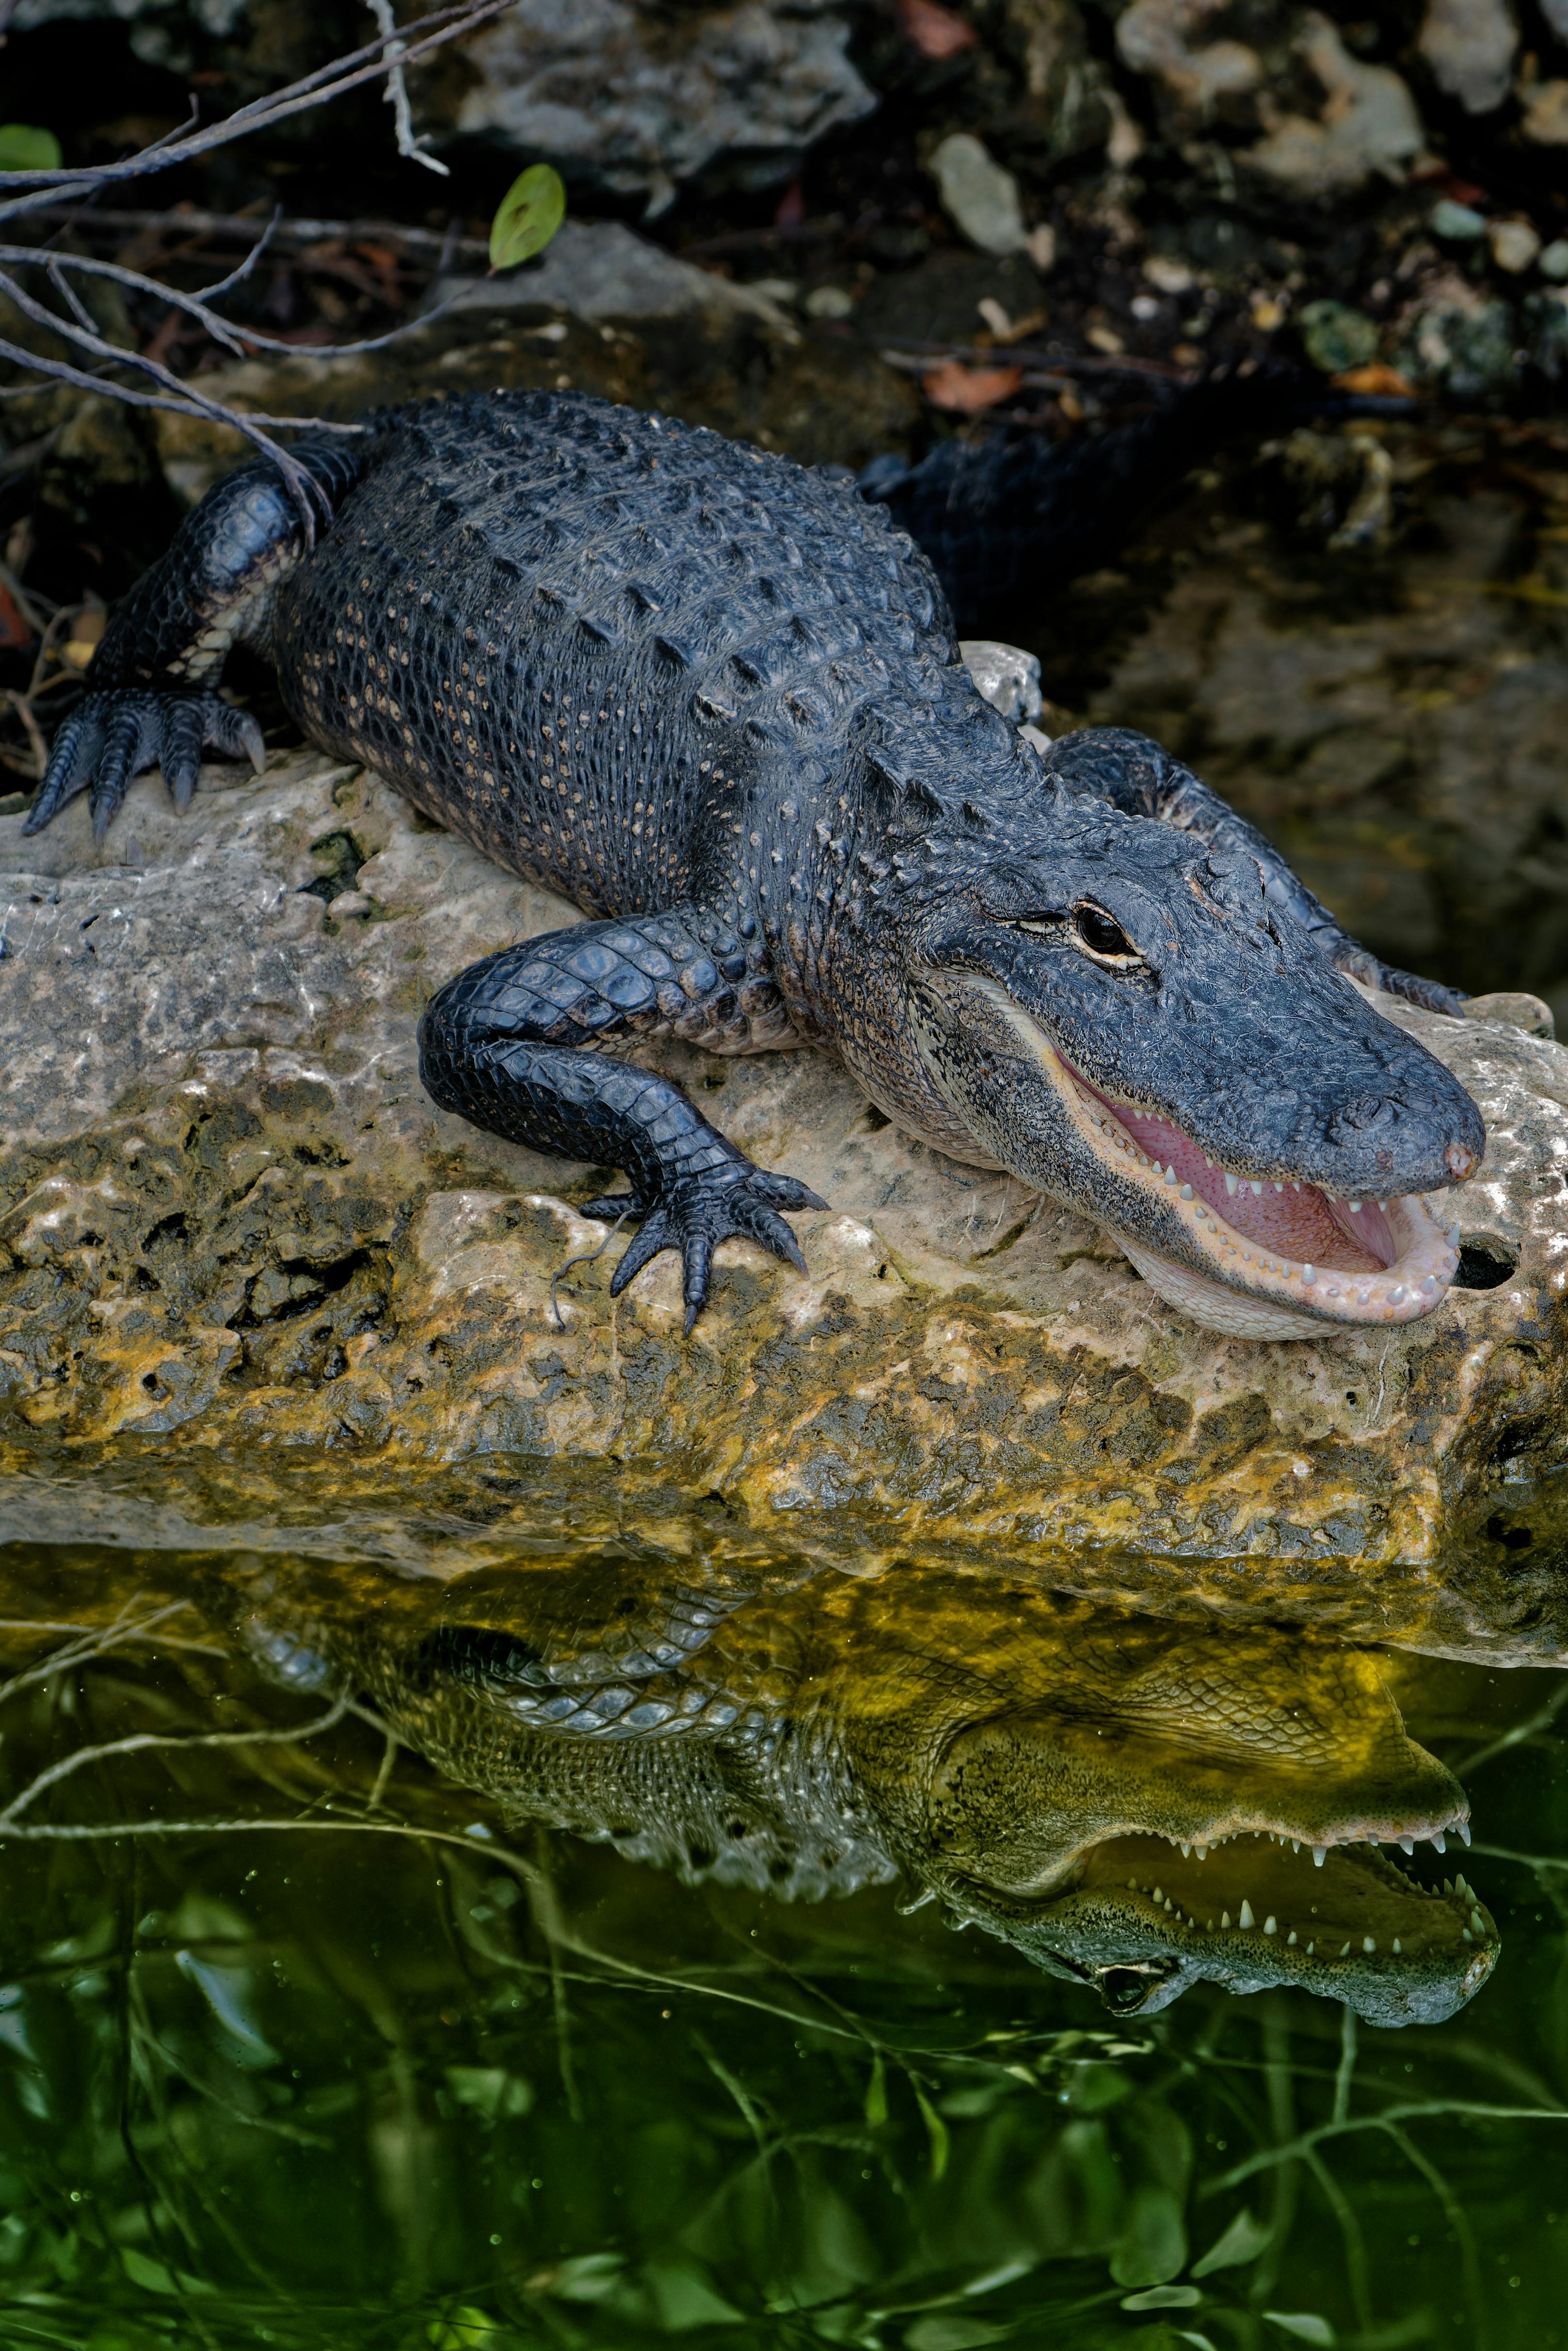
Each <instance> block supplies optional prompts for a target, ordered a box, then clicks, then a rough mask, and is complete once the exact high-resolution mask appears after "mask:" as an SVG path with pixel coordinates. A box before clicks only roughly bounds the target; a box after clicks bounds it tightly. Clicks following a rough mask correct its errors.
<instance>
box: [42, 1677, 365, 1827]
mask: <svg viewBox="0 0 1568 2351" xmlns="http://www.w3.org/2000/svg"><path fill="white" fill-rule="evenodd" d="M348 1710H349V1701H348V1698H347V1697H346V1696H345V1697H342V1698H339V1699H338V1700H337V1701H336V1703H335V1704H334V1705H333V1706H332V1707H331V1708H329V1711H328V1712H327V1713H326V1714H322V1715H318V1717H317V1718H316V1720H315V1721H314V1722H305V1723H301V1724H299V1725H298V1728H297V1729H293V1730H207V1731H196V1732H185V1731H178V1730H167V1731H165V1730H140V1731H137V1732H135V1733H134V1734H133V1735H132V1736H131V1737H130V1738H127V1739H114V1740H108V1741H107V1742H105V1743H104V1744H103V1745H101V1746H98V1747H78V1749H77V1750H76V1752H75V1753H74V1754H72V1755H67V1756H65V1757H63V1758H62V1759H61V1761H59V1762H58V1763H52V1764H51V1765H50V1766H49V1768H48V1770H47V1771H40V1772H39V1773H38V1775H37V1779H35V1780H30V1781H29V1782H28V1783H27V1785H26V1787H25V1788H24V1789H23V1790H22V1792H21V1794H20V1795H18V1796H14V1797H13V1798H12V1800H11V1802H9V1803H8V1804H7V1805H6V1807H5V1811H4V1812H0V1828H5V1827H8V1826H9V1825H10V1823H12V1822H13V1821H14V1820H16V1817H17V1815H18V1813H24V1812H26V1809H27V1807H28V1806H29V1805H30V1804H33V1803H35V1802H37V1799H38V1798H39V1797H40V1796H41V1795H42V1794H43V1792H44V1791H45V1789H46V1788H52V1787H54V1786H55V1785H56V1783H57V1782H59V1781H61V1780H68V1779H69V1778H70V1776H71V1773H72V1772H73V1771H80V1770H81V1768H82V1766H83V1764H84V1763H98V1762H101V1761H102V1760H103V1758H104V1757H105V1756H106V1755H137V1754H140V1753H141V1750H143V1749H144V1748H148V1747H179V1748H187V1747H270V1746H292V1745H293V1744H294V1742H295V1741H296V1740H301V1739H314V1738H315V1736H316V1734H317V1732H318V1731H321V1730H330V1729H332V1726H333V1725H334V1723H339V1722H341V1720H342V1719H343V1717H344V1715H345V1714H346V1713H347V1712H348Z"/></svg>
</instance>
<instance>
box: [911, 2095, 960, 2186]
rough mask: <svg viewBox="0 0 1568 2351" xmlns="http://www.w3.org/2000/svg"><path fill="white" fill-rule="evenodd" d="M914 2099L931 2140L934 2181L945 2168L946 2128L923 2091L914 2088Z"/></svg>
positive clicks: (948, 2143)
mask: <svg viewBox="0 0 1568 2351" xmlns="http://www.w3.org/2000/svg"><path fill="white" fill-rule="evenodd" d="M915 2104H916V2105H918V2106H919V2108H920V2115H921V2119H922V2121H923V2122H924V2123H925V2128H926V2131H927V2133H928V2135H929V2137H930V2140H931V2177H932V2179H934V2180H936V2179H941V2177H942V2175H943V2173H944V2172H945V2171H946V2168H947V2150H948V2147H949V2146H950V2145H951V2141H950V2140H949V2138H948V2136H947V2126H946V2123H945V2122H944V2121H943V2119H942V2117H941V2116H940V2115H939V2114H938V2113H937V2111H936V2107H935V2106H934V2105H932V2103H931V2101H930V2099H929V2098H928V2097H927V2096H926V2095H925V2091H924V2090H922V2089H920V2088H919V2087H918V2086H915Z"/></svg>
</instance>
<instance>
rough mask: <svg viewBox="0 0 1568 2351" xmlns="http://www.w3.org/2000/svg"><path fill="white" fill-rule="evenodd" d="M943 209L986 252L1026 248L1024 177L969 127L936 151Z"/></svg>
mask: <svg viewBox="0 0 1568 2351" xmlns="http://www.w3.org/2000/svg"><path fill="white" fill-rule="evenodd" d="M931 170H932V173H933V176H934V177H935V179H936V186H937V191H938V193H939V194H940V195H941V198H942V209H943V210H944V212H946V214H948V215H949V217H950V218H951V219H952V220H953V221H954V222H956V225H957V226H958V227H959V228H960V229H961V230H962V231H963V233H964V235H966V236H967V238H968V240H969V242H970V244H971V245H977V246H979V248H980V251H981V252H982V253H1021V252H1022V251H1023V250H1024V248H1025V246H1027V245H1028V243H1029V230H1028V228H1027V227H1026V226H1025V225H1024V216H1023V207H1022V204H1021V203H1020V201H1019V185H1018V182H1017V181H1016V180H1015V179H1014V178H1013V175H1012V173H1011V172H1004V171H1003V169H1002V167H1001V165H1000V164H999V163H998V162H997V161H996V158H995V157H994V156H993V155H992V154H991V153H990V152H989V150H988V148H987V147H985V146H984V145H983V144H982V143H981V141H979V140H978V139H976V138H974V137H972V136H971V135H970V133H969V132H968V131H954V132H953V133H952V134H951V136H950V137H948V138H946V139H944V140H943V141H942V142H941V144H940V146H938V147H937V148H936V150H935V152H933V154H932V157H931Z"/></svg>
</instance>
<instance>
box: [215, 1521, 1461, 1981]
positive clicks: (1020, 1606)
mask: <svg viewBox="0 0 1568 2351" xmlns="http://www.w3.org/2000/svg"><path fill="white" fill-rule="evenodd" d="M444 1600H445V1605H446V1606H447V1607H448V1608H450V1609H451V1610H452V1611H453V1613H451V1614H445V1615H444V1618H443V1621H442V1622H441V1624H440V1625H439V1626H438V1627H437V1628H436V1629H435V1630H434V1631H432V1630H431V1629H430V1628H429V1616H428V1602H427V1601H426V1602H424V1603H423V1604H422V1603H421V1602H420V1601H419V1600H417V1599H413V1598H408V1599H404V1600H402V1601H401V1602H398V1603H396V1604H393V1605H392V1609H391V1611H390V1616H389V1613H388V1612H386V1611H381V1610H378V1611H377V1612H375V1614H376V1626H375V1629H374V1630H373V1631H366V1630H365V1629H364V1623H363V1613H362V1612H361V1610H359V1609H358V1608H357V1607H353V1608H340V1606H335V1605H333V1604H331V1602H330V1600H327V1601H326V1602H322V1601H321V1600H317V1601H315V1602H313V1603H312V1604H309V1613H308V1615H307V1616H304V1617H301V1616H300V1615H299V1614H298V1612H297V1610H296V1609H295V1608H294V1607H293V1606H292V1605H290V1604H289V1603H288V1602H287V1599H286V1597H285V1595H284V1594H283V1593H281V1592H279V1591H277V1590H275V1591H274V1592H273V1593H271V1594H270V1596H269V1598H268V1600H267V1604H266V1605H265V1607H264V1610H263V1612H262V1613H261V1614H259V1615H258V1616H257V1617H256V1618H255V1619H253V1620H251V1623H250V1625H249V1628H248V1633H247V1639H248V1642H249V1645H250V1646H251V1647H252V1649H253V1651H255V1652H256V1654H258V1655H259V1656H263V1657H264V1658H267V1657H270V1658H271V1659H272V1660H273V1662H274V1664H275V1665H277V1666H279V1667H286V1669H287V1670H289V1671H291V1672H293V1673H295V1674H296V1675H298V1673H299V1671H300V1659H301V1657H302V1656H303V1657H304V1658H305V1659H306V1670H307V1671H308V1672H311V1673H319V1675H320V1676H321V1677H341V1676H342V1675H344V1674H345V1673H346V1674H348V1675H350V1676H351V1677H353V1678H354V1679H355V1680H356V1681H357V1682H358V1683H360V1684H361V1686H362V1687H367V1688H368V1689H369V1690H370V1691H371V1693H372V1694H373V1696H374V1698H375V1700H376V1702H377V1703H378V1705H379V1706H380V1707H381V1708H382V1709H383V1710H384V1711H385V1713H386V1714H387V1715H388V1717H389V1718H390V1719H391V1720H392V1722H393V1723H394V1724H395V1725H396V1727H397V1728H398V1729H399V1730H400V1732H401V1733H402V1735H403V1736H404V1737H406V1738H407V1739H408V1740H409V1741H410V1742H411V1743H412V1744H413V1745H414V1746H416V1747H417V1748H419V1749H420V1750H423V1752H424V1753H425V1754H427V1755H428V1756H429V1757H430V1758H431V1759H432V1760H433V1761H434V1762H435V1763H437V1764H438V1765H439V1766H440V1767H441V1768H442V1769H443V1770H444V1771H447V1772H449V1773H450V1774H452V1775H453V1776H454V1777H455V1778H456V1779H458V1780H461V1781H463V1782H465V1783H467V1784H468V1785H470V1786H474V1787H477V1788H482V1789H484V1790H486V1792H489V1793H490V1794H492V1795H495V1796H497V1797H498V1798H499V1799H501V1801H502V1802H504V1803H505V1804H506V1805H507V1808H508V1809H509V1810H511V1811H512V1812H514V1813H517V1814H521V1815H526V1816H530V1817H534V1818H540V1819H545V1820H548V1821H550V1822H552V1823H556V1824H558V1825H559V1826H562V1827H565V1828H569V1829H570V1830H573V1831H575V1832H576V1833H577V1834H580V1835H583V1836H587V1837H591V1838H594V1839H599V1840H607V1841H609V1842H610V1843H612V1844H614V1845H615V1846H617V1847H618V1848H619V1849H620V1850H621V1851H622V1852H623V1853H625V1854H627V1855H631V1856H632V1857H634V1858H636V1859H640V1860H646V1861H652V1862H656V1863H659V1864H662V1865H666V1866H668V1867H671V1868H673V1869H674V1870H675V1871H676V1872H677V1873H678V1874H679V1875H680V1876H683V1877H685V1878H686V1879H687V1880H688V1881H694V1882H695V1881H696V1880H698V1879H701V1878H704V1877H708V1876H713V1877H716V1878H718V1879H720V1880H721V1881H725V1882H727V1883H738V1884H747V1885H752V1886H758V1887H759V1888H763V1889H770V1890H772V1891H773V1892H775V1893H777V1894H779V1895H780V1896H785V1897H787V1898H788V1897H792V1896H793V1897H807V1898H814V1897H819V1896H824V1895H829V1894H843V1893H849V1892H851V1891H852V1890H853V1889H854V1888H856V1887H857V1886H864V1885H868V1884H873V1883H877V1882H884V1881H886V1880H889V1879H892V1878H894V1877H895V1876H901V1875H902V1876H904V1877H906V1878H908V1879H911V1880H913V1881H915V1885H916V1886H918V1887H919V1889H920V1898H921V1899H930V1898H932V1897H936V1898H938V1899H940V1900H941V1901H943V1902H944V1903H945V1904H946V1905H947V1906H948V1908H949V1910H950V1912H951V1914H952V1915H953V1916H954V1917H955V1918H956V1920H957V1922H958V1923H960V1924H965V1925H967V1924H969V1923H971V1922H972V1923H974V1924H977V1925H978V1926H981V1927H984V1928H988V1930H989V1931H990V1932H991V1933H993V1934H996V1935H999V1936H1001V1937H1003V1938H1005V1939H1006V1940H1007V1941H1009V1942H1010V1943H1013V1944H1015V1945H1016V1946H1017V1947H1018V1949H1019V1950H1021V1951H1023V1952H1025V1953H1026V1954H1027V1955H1028V1956H1029V1957H1030V1959H1033V1960H1034V1961H1036V1962H1037V1963H1038V1964H1039V1965H1040V1967H1042V1968H1044V1969H1046V1970H1050V1971H1051V1973H1053V1974H1057V1975H1063V1976H1069V1977H1071V1978H1074V1979H1076V1980H1081V1981H1086V1982H1092V1983H1093V1984H1095V1985H1096V1986H1097V1987H1098V1989H1099V1990H1100V1991H1101V1993H1102V1996H1103V1999H1104V2000H1105V2001H1106V2004H1107V2005H1108V2006H1109V2007H1111V2008H1112V2009H1113V2010H1114V2011H1116V2012H1117V2013H1119V2014H1131V2013H1133V2012H1134V2011H1138V2010H1150V2009H1155V2008H1161V2007H1164V2006H1166V2005H1167V2004H1168V2002H1169V2001H1173V2000H1175V1999H1176V1997H1177V1996H1178V1995H1179V1994H1180V1993H1181V1992H1182V1991H1184V1990H1186V1987H1187V1986H1188V1985H1189V1984H1192V1983H1195V1982H1198V1981H1201V1980H1209V1981H1211V1982H1216V1983H1219V1984H1222V1985H1225V1986H1226V1987H1227V1988H1228V1989H1229V1990H1231V1991H1259V1990H1260V1989H1262V1988H1263V1987H1265V1986H1267V1985H1270V1984H1299V1985H1301V1986H1302V1987H1303V1988H1305V1989H1306V1990H1308V1991H1316V1992H1321V1993H1323V1994H1326V1995H1328V1996H1329V1997H1331V1998H1333V1999H1338V2000H1344V2001H1349V2002H1350V2004H1351V2005H1352V2006H1353V2007H1354V2008H1355V2009H1356V2010H1357V2011H1359V2012H1360V2013H1361V2014H1362V2015H1364V2016H1366V2017H1369V2018H1371V2019H1374V2020H1375V2021H1376V2022H1379V2023H1385V2024H1399V2023H1406V2022H1411V2021H1414V2020H1417V2019H1419V2020H1423V2021H1427V2022H1431V2021H1434V2020H1437V2019H1440V2018H1442V2017H1444V2016H1447V2015H1448V2014H1449V2013H1451V2011H1453V2010H1454V2009H1456V2008H1457V2007H1458V2006H1459V2005H1460V2004H1461V2003H1462V2002H1463V2001H1466V2000H1467V1999H1468V1998H1469V1996H1470V1994H1471V1993H1472V1992H1474V1991H1476V1990H1477V1988H1478V1987H1479V1984H1480V1983H1481V1982H1482V1980H1484V1978H1485V1977H1486V1975H1487V1974H1488V1972H1489V1971H1490V1968H1491V1965H1492V1962H1493V1960H1494V1959H1495V1957H1496V1954H1497V1938H1496V1933H1495V1929H1494V1928H1493V1926H1492V1923H1491V1921H1490V1918H1489V1917H1488V1916H1487V1914H1486V1912H1485V1911H1484V1909H1482V1908H1481V1907H1479V1904H1478V1901H1477V1898H1476V1896H1475V1895H1474V1894H1473V1892H1472V1891H1471V1890H1470V1889H1469V1887H1468V1886H1466V1884H1465V1881H1464V1879H1463V1877H1462V1876H1456V1877H1455V1878H1454V1879H1453V1880H1452V1881H1451V1882H1450V1881H1447V1880H1445V1881H1444V1882H1443V1886H1442V1889H1441V1891H1438V1890H1437V1889H1436V1888H1433V1889H1431V1890H1424V1889H1423V1887H1422V1886H1420V1885H1418V1884H1417V1883H1416V1880H1415V1879H1414V1878H1413V1877H1412V1876H1408V1875H1407V1874H1406V1872H1405V1871H1403V1870H1402V1869H1401V1868H1399V1867H1398V1866H1397V1865H1396V1864H1395V1863H1394V1862H1392V1861H1391V1860H1390V1858H1389V1857H1388V1855H1386V1853H1385V1852H1384V1851H1383V1850H1381V1848H1382V1847H1384V1846H1387V1845H1390V1844H1400V1845H1403V1847H1404V1849H1405V1851H1406V1853H1409V1852H1411V1851H1412V1849H1413V1844H1414V1841H1415V1840H1416V1839H1420V1838H1428V1837H1429V1838H1431V1839H1432V1840H1433V1841H1434V1843H1435V1844H1437V1848H1438V1850H1439V1851H1441V1850H1442V1849H1443V1846H1444V1835H1445V1832H1453V1831H1455V1830H1456V1829H1458V1831H1459V1833H1460V1834H1461V1835H1462V1836H1463V1837H1464V1840H1465V1842H1466V1843H1468V1842H1469V1831H1468V1829H1467V1828H1464V1827H1463V1825H1462V1824H1463V1823H1464V1821H1465V1819H1466V1815H1467V1813H1468V1806H1467V1804H1466V1802H1465V1800H1464V1797H1463V1795H1462V1793H1461V1792H1460V1790H1459V1789H1458V1786H1457V1785H1456V1783H1455V1782H1454V1781H1453V1780H1452V1779H1451V1777H1450V1776H1449V1774H1448V1771H1445V1770H1444V1768H1443V1767H1442V1766H1441V1765H1440V1764H1439V1763H1437V1761H1435V1760H1434V1758H1433V1757H1432V1756H1430V1755H1429V1754H1427V1752H1426V1751H1425V1750H1423V1749H1421V1748H1420V1747H1417V1746H1416V1744H1415V1743H1414V1742H1413V1741H1412V1740H1410V1739H1409V1738H1408V1737H1407V1736H1406V1732H1405V1729H1404V1726H1403V1723H1402V1721H1401V1719H1400V1715H1399V1711H1398V1708H1397V1707H1396V1704H1395V1703H1394V1700H1393V1698H1392V1697H1391V1696H1390V1694H1389V1692H1388V1689H1387V1687H1386V1686H1385V1681H1384V1677H1383V1674H1382V1671H1381V1668H1380V1666H1379V1663H1378V1660H1377V1659H1376V1657H1375V1656H1373V1655H1372V1654H1370V1653H1366V1652H1357V1651H1353V1650H1342V1649H1335V1648H1329V1647H1327V1646H1320V1645H1316V1644H1313V1643H1311V1642H1308V1641H1305V1640H1302V1639H1299V1638H1295V1637H1291V1636H1287V1635H1276V1634H1270V1633H1263V1632H1260V1631H1258V1630H1256V1629H1252V1628H1249V1629H1246V1630H1241V1629H1239V1628H1236V1627H1234V1626H1230V1625H1217V1627H1216V1628H1215V1630H1214V1631H1213V1632H1212V1633H1203V1634H1195V1633H1194V1632H1193V1631H1192V1630H1191V1629H1190V1628H1183V1629H1177V1628H1176V1627H1174V1626H1170V1625H1158V1624H1155V1623H1151V1622H1148V1621H1146V1620H1139V1619H1131V1618H1127V1617H1122V1616H1114V1615H1111V1614H1096V1613H1093V1612H1092V1611H1090V1610H1089V1609H1087V1608H1086V1607H1084V1606H1082V1604H1076V1603H1071V1602H1068V1601H1063V1600H1059V1599H1055V1598H1052V1597H1051V1596H1050V1595H1047V1594H1044V1593H1040V1592H1038V1591H1035V1590H1032V1589H1030V1588H1027V1587H1024V1586H1021V1585H1019V1586H1015V1585H1011V1584H1009V1583H1002V1582H999V1581H998V1582H985V1583H981V1582H979V1581H973V1582H971V1581H969V1580H967V1579H965V1578H961V1577H957V1576H952V1575H939V1574H927V1573H921V1572H918V1571H915V1570H913V1569H906V1570H900V1571H898V1572H896V1573H895V1574H894V1575H893V1576H892V1577H890V1578H889V1579H888V1580H887V1581H886V1582H885V1583H865V1582H862V1581H859V1580H856V1579H852V1578H845V1577H838V1576H825V1577H821V1578H818V1579H817V1580H815V1581H809V1582H805V1583H800V1584H799V1585H798V1586H797V1587H796V1588H795V1589H794V1590H792V1591H789V1590H780V1589H779V1586H778V1585H777V1584H775V1585H774V1586H773V1588H772V1589H771V1590H770V1591H766V1592H765V1591H763V1590H762V1589H760V1588H759V1586H758V1584H757V1583H752V1582H749V1581H748V1580H747V1579H746V1578H744V1577H742V1578H737V1579H731V1580H729V1581H728V1582H725V1583H710V1584H703V1585H700V1586H698V1585H694V1586H693V1587H691V1588H686V1587H683V1586H680V1585H678V1584H677V1583H674V1580H673V1579H671V1578H669V1577H668V1575H667V1573H666V1575H665V1576H664V1579H663V1580H661V1579H660V1578H659V1577H658V1576H657V1575H653V1576H651V1575H650V1574H649V1573H648V1571H647V1570H646V1569H645V1568H643V1567H633V1566H630V1565H627V1564H625V1563H622V1564H621V1565H619V1566H616V1565H613V1564H609V1565H605V1564H601V1566H600V1567H599V1568H597V1569H596V1570H595V1571H594V1572H593V1573H591V1574H588V1573H576V1574H567V1573H559V1574H558V1573H554V1572H548V1571H547V1572H539V1571H528V1572H523V1573H499V1572H497V1573H492V1574H487V1575H485V1576H482V1577H479V1578H476V1579H473V1580H471V1581H468V1582H466V1583H465V1584H464V1585H463V1586H462V1587H461V1588H460V1591H457V1592H454V1593H449V1594H447V1595H444ZM399 1620H401V1621H399ZM312 1652H319V1664H318V1665H317V1666H315V1667H312V1666H311V1665H310V1662H309V1661H310V1658H311V1656H312Z"/></svg>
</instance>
